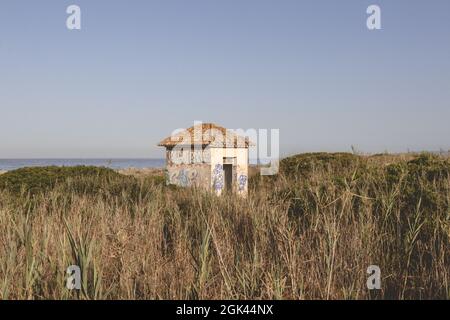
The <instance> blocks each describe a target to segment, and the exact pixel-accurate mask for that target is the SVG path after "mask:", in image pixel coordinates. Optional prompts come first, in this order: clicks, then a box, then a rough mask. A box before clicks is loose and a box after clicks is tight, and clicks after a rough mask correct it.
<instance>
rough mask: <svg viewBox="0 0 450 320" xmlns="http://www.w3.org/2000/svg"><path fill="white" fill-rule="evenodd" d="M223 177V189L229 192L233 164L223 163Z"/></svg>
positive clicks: (231, 182)
mask: <svg viewBox="0 0 450 320" xmlns="http://www.w3.org/2000/svg"><path fill="white" fill-rule="evenodd" d="M223 171H224V178H225V190H226V191H227V192H230V191H231V190H232V186H233V165H232V164H224V165H223Z"/></svg>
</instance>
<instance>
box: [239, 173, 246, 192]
mask: <svg viewBox="0 0 450 320" xmlns="http://www.w3.org/2000/svg"><path fill="white" fill-rule="evenodd" d="M247 180H248V179H247V176H246V175H244V174H241V175H240V176H239V191H244V190H245V186H246V185H247Z"/></svg>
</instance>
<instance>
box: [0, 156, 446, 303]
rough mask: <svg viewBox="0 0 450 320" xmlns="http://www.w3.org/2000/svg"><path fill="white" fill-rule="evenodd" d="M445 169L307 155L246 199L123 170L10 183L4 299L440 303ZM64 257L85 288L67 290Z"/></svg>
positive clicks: (4, 198) (4, 206)
mask: <svg viewBox="0 0 450 320" xmlns="http://www.w3.org/2000/svg"><path fill="white" fill-rule="evenodd" d="M449 168H450V165H449V163H448V160H446V159H443V158H438V157H431V156H422V157H419V158H418V159H416V160H412V161H410V160H407V159H402V158H400V157H370V158H368V157H356V156H351V155H323V154H321V155H303V156H298V157H293V158H289V159H286V160H284V161H283V163H282V166H281V169H282V172H281V173H280V175H279V176H277V177H264V178H262V177H255V178H254V179H252V180H251V182H250V194H249V197H248V199H241V198H238V197H234V196H226V197H216V196H214V195H211V194H208V193H206V192H203V191H200V190H194V189H177V188H169V187H166V186H164V185H161V184H160V183H155V182H152V181H147V180H144V179H130V178H129V177H127V178H126V179H124V178H122V177H121V176H118V177H112V178H108V179H103V180H102V179H99V178H98V177H95V176H92V177H82V178H77V179H72V178H69V179H68V180H66V181H64V182H62V183H58V184H57V185H55V186H53V187H52V188H50V189H48V190H44V191H42V192H29V191H27V190H26V188H22V190H21V191H20V192H18V191H17V190H9V189H8V188H6V187H5V188H3V189H2V191H0V298H1V299H382V298H388V299H430V298H440V299H448V298H450V283H449V272H450V268H449V266H450V260H449V253H450V252H449V242H450V209H449V208H450V206H449V203H450V176H449ZM72 264H76V265H79V266H80V268H81V270H82V289H81V290H72V291H70V290H68V289H66V277H67V275H66V274H65V271H66V269H67V267H68V266H69V265H72ZM369 265H379V266H380V268H381V276H382V289H381V290H372V291H370V290H368V289H367V287H366V280H367V277H368V276H369V275H368V274H367V273H366V270H367V267H368V266H369Z"/></svg>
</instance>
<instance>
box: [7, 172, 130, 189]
mask: <svg viewBox="0 0 450 320" xmlns="http://www.w3.org/2000/svg"><path fill="white" fill-rule="evenodd" d="M86 177H93V178H95V179H97V180H107V181H108V180H111V179H113V178H118V177H121V175H120V174H118V173H117V172H115V171H114V170H112V169H108V168H102V167H92V166H77V167H55V166H52V167H33V168H21V169H17V170H13V171H10V172H7V173H5V174H3V175H1V176H0V189H4V190H8V191H10V192H12V193H19V192H21V191H25V192H30V193H32V194H35V193H37V192H44V191H47V190H50V189H53V188H54V187H55V186H56V185H57V184H59V183H61V182H66V181H68V180H69V179H70V180H76V179H80V178H86Z"/></svg>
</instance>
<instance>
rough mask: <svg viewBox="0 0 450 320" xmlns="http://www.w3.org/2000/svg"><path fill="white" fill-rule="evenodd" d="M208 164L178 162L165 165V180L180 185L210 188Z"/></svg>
mask: <svg viewBox="0 0 450 320" xmlns="http://www.w3.org/2000/svg"><path fill="white" fill-rule="evenodd" d="M210 175H211V170H210V166H209V164H179V165H168V166H167V167H166V181H167V183H168V184H174V185H177V186H180V187H199V188H205V189H209V188H210Z"/></svg>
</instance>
